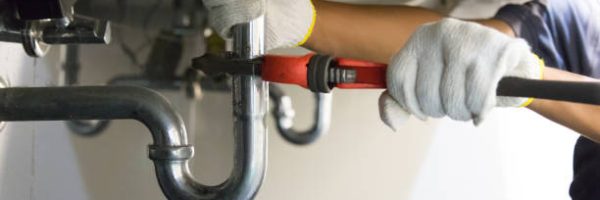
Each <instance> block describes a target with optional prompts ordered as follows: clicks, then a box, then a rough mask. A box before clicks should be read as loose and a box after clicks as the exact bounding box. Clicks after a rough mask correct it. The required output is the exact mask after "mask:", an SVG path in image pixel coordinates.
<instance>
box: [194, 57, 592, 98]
mask: <svg viewBox="0 0 600 200" xmlns="http://www.w3.org/2000/svg"><path fill="white" fill-rule="evenodd" d="M193 68H196V69H199V70H201V71H203V72H204V73H206V74H208V75H214V74H222V73H228V74H245V75H258V76H261V77H262V78H263V80H265V81H269V82H275V83H286V84H294V85H299V86H301V87H304V88H308V89H310V90H311V91H313V92H321V93H328V92H331V90H332V89H333V88H341V89H375V88H380V89H385V88H386V87H387V85H386V70H387V65H385V64H378V63H371V62H365V61H360V60H353V59H344V58H334V57H331V56H326V55H318V54H308V55H305V56H299V57H294V56H276V55H266V56H263V57H261V58H257V59H253V60H236V59H227V58H221V57H217V56H213V55H205V56H202V57H199V58H196V59H194V61H193ZM496 94H497V95H499V96H511V97H534V98H541V99H551V100H559V101H571V102H578V103H587V104H596V105H600V83H591V82H565V81H546V80H533V79H523V78H516V77H505V78H503V79H502V80H501V81H500V82H499V84H498V88H497V90H496Z"/></svg>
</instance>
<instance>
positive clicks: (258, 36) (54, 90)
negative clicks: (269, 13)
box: [0, 17, 269, 200]
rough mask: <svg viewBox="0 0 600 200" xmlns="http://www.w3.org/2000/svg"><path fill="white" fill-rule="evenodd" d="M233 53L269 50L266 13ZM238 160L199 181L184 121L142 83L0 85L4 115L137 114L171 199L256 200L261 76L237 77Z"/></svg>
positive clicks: (262, 161)
mask: <svg viewBox="0 0 600 200" xmlns="http://www.w3.org/2000/svg"><path fill="white" fill-rule="evenodd" d="M233 32H234V34H235V36H234V41H235V44H234V48H235V53H236V55H238V56H241V57H242V58H254V57H256V56H260V55H262V54H263V52H264V38H263V35H264V19H263V18H262V17H261V18H259V19H257V20H255V21H254V22H252V23H249V24H243V25H239V26H237V27H236V28H235V29H234V31H233ZM232 91H233V116H234V126H233V134H234V145H235V147H234V148H235V150H234V153H235V155H234V162H233V164H234V166H233V170H232V172H231V175H230V177H229V178H228V179H227V180H226V181H225V182H223V183H221V184H219V185H216V186H206V185H203V184H201V183H198V182H197V181H195V180H194V177H193V176H192V174H191V173H190V170H189V165H188V161H189V160H190V159H191V158H192V156H193V154H194V148H193V146H191V145H189V143H188V141H187V139H188V137H187V133H186V130H185V124H184V123H183V120H182V119H181V117H180V116H179V115H178V114H177V113H176V112H175V111H174V109H173V107H172V106H171V104H170V103H169V102H168V101H167V100H166V99H165V98H164V97H163V96H161V95H160V94H158V93H156V92H154V91H152V90H149V89H145V88H141V87H131V86H102V87H100V86H90V87H46V88H5V89H0V121H51V120H113V119H135V120H138V121H140V122H141V123H143V124H144V125H146V127H147V128H148V129H149V130H150V132H151V134H152V138H153V140H154V144H152V145H150V146H149V152H148V153H149V158H150V159H152V160H153V161H154V165H155V170H156V176H157V179H158V182H159V184H160V187H161V189H162V191H163V193H164V195H165V196H166V197H167V198H168V199H172V200H188V199H190V200H191V199H201V200H204V199H227V200H229V199H232V200H233V199H235V200H238V199H239V200H246V199H253V198H254V196H255V195H256V193H257V191H258V189H259V188H260V186H261V183H262V180H263V177H264V174H265V171H266V160H267V158H266V157H267V155H266V151H267V130H266V126H265V124H266V123H265V115H266V112H267V107H268V100H269V99H268V93H269V88H268V84H267V83H266V82H263V81H262V80H261V78H260V77H258V76H247V75H243V76H234V77H233V90H232Z"/></svg>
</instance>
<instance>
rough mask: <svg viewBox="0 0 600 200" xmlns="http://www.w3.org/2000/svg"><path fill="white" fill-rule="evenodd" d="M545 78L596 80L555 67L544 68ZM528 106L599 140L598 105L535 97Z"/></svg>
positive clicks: (599, 115)
mask: <svg viewBox="0 0 600 200" xmlns="http://www.w3.org/2000/svg"><path fill="white" fill-rule="evenodd" d="M544 79H545V80H557V81H578V82H592V81H594V82H595V81H598V80H596V79H592V78H589V77H586V76H581V75H577V74H573V73H569V72H565V71H561V70H557V69H552V68H546V69H545V72H544ZM529 108H530V109H531V110H533V111H535V112H537V113H539V114H541V115H542V116H544V117H546V118H548V119H550V120H552V121H554V122H557V123H559V124H562V125H564V126H566V127H568V128H570V129H573V130H575V131H577V132H579V133H580V134H582V135H583V136H585V137H587V138H590V139H592V140H594V141H596V142H600V123H598V119H600V106H595V105H588V104H579V103H570V102H562V101H551V100H544V99H536V100H534V101H533V103H532V104H531V105H530V106H529Z"/></svg>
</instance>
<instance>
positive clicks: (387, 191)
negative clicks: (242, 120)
mask: <svg viewBox="0 0 600 200" xmlns="http://www.w3.org/2000/svg"><path fill="white" fill-rule="evenodd" d="M54 50H55V51H53V52H52V54H51V55H49V56H47V57H46V58H44V59H37V60H34V59H31V58H27V57H26V56H25V55H24V53H22V50H21V47H20V45H16V44H8V43H0V60H1V61H2V64H3V67H2V68H0V76H2V77H3V78H4V79H6V80H9V81H10V83H11V85H12V86H45V85H57V83H58V79H59V77H60V76H59V73H58V69H59V68H60V65H58V64H57V63H58V60H59V59H58V58H59V55H58V54H59V53H60V51H56V50H57V49H54ZM83 57H84V60H83V65H84V69H83V70H82V73H83V76H82V77H83V78H84V79H83V80H82V81H83V82H84V83H85V84H101V83H104V82H105V81H106V80H107V79H109V78H110V77H112V76H114V75H117V74H125V73H132V72H136V71H138V69H136V68H135V67H131V66H130V63H129V61H128V60H127V59H126V58H125V57H123V55H122V53H121V52H120V50H119V49H118V48H117V47H116V45H115V44H113V45H111V47H110V48H108V49H107V48H105V47H101V46H90V47H85V48H84V52H83ZM286 91H288V92H290V94H291V95H292V96H293V98H294V103H295V107H296V109H297V113H298V115H299V116H298V118H299V120H298V124H300V125H303V126H304V127H307V126H308V121H309V119H310V116H311V112H312V96H311V95H310V94H309V93H308V92H306V91H305V90H301V89H299V88H297V87H286ZM379 93H380V91H341V90H339V91H335V92H334V104H333V105H334V106H333V122H332V126H331V130H330V132H329V133H328V134H327V135H326V136H324V137H323V138H321V139H320V140H319V141H318V142H317V143H316V144H314V145H311V146H307V147H297V146H294V145H290V144H288V143H285V142H284V141H283V140H282V139H281V138H280V137H279V136H278V135H277V133H276V132H275V129H274V126H273V121H272V120H271V119H270V118H269V119H268V124H269V126H270V127H269V130H270V132H269V168H268V173H267V177H266V179H265V183H264V184H263V187H262V189H261V191H260V192H259V194H258V197H257V199H265V200H270V199H273V200H275V199H291V200H294V199H298V200H300V199H327V200H329V199H357V200H358V199H361V200H362V199H409V200H429V199H436V200H437V199H442V200H443V199H451V200H455V199H460V200H465V199H466V200H470V199H473V200H476V199H510V200H512V199H548V200H559V199H567V197H568V196H567V191H568V184H569V182H570V178H571V161H572V158H571V156H572V150H573V144H574V140H575V138H576V134H574V133H572V132H571V131H569V130H566V129H564V128H562V127H560V126H558V125H555V124H553V123H551V122H548V121H546V120H545V119H542V118H541V117H539V116H537V115H536V114H534V113H531V112H530V111H527V110H525V109H520V110H516V109H496V111H495V112H494V113H493V114H492V115H491V116H490V117H489V118H488V119H487V120H486V121H485V122H484V124H483V125H482V126H480V127H474V126H473V125H471V124H469V123H460V122H452V121H449V120H446V119H443V120H430V121H427V122H420V121H417V120H414V119H411V120H410V121H409V122H408V123H407V124H406V125H405V126H404V127H403V128H402V129H401V130H400V131H399V132H398V133H392V132H391V131H390V130H389V129H388V128H386V127H385V126H384V125H383V124H382V123H381V122H380V121H379V117H378V113H377V105H376V102H377V98H378V95H379ZM165 95H167V96H168V97H169V98H170V99H171V100H172V101H173V102H174V104H176V105H177V107H178V110H179V111H180V112H181V113H182V115H183V116H184V117H185V118H186V123H188V125H192V123H194V124H193V125H194V126H195V127H197V128H196V129H191V130H190V132H193V133H194V134H195V139H194V140H193V141H194V143H195V144H196V153H197V155H196V158H195V160H194V165H193V171H194V174H196V175H197V177H198V178H199V179H200V180H201V181H202V182H204V183H212V184H217V183H219V182H220V181H222V180H223V179H225V178H226V177H227V174H228V172H229V170H230V169H231V163H232V160H231V159H232V158H231V155H232V147H231V144H232V137H231V108H230V105H229V103H228V102H230V101H231V100H230V98H229V96H228V95H227V94H215V93H206V94H205V96H204V98H203V100H202V101H200V102H197V103H196V104H195V105H194V103H193V102H190V101H189V100H186V99H185V98H183V96H182V93H177V92H171V93H165ZM223 102H225V103H223ZM194 114H196V116H195V120H194ZM150 142H151V139H150V136H149V134H148V132H147V131H146V130H145V129H144V127H143V126H142V125H140V124H139V123H137V122H132V121H117V122H114V123H113V124H112V125H111V127H110V128H109V129H108V130H107V131H106V132H105V133H104V134H102V135H100V136H98V137H95V138H82V137H78V136H74V135H72V134H69V133H68V131H67V130H66V128H65V126H64V124H63V123H62V122H35V123H34V122H29V123H9V124H8V125H7V126H6V127H5V128H4V129H3V130H2V131H1V132H0V199H10V200H26V199H44V200H46V199H49V200H64V199H92V200H104V199H132V200H133V199H164V197H163V196H162V194H161V192H160V189H159V187H158V185H157V183H156V180H155V178H154V172H153V166H152V163H151V162H150V161H149V160H148V159H147V152H146V151H147V147H146V145H147V144H149V143H150Z"/></svg>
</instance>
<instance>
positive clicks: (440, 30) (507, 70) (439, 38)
mask: <svg viewBox="0 0 600 200" xmlns="http://www.w3.org/2000/svg"><path fill="white" fill-rule="evenodd" d="M543 66H544V65H543V62H542V61H541V60H540V59H538V58H537V56H536V55H534V54H533V53H531V51H530V47H529V46H528V45H527V43H526V42H525V41H524V40H522V39H515V38H511V37H509V36H507V35H505V34H503V33H501V32H498V31H496V30H494V29H491V28H487V27H484V26H482V25H479V24H477V23H473V22H465V21H460V20H456V19H450V18H448V19H444V20H441V21H439V22H435V23H432V24H427V25H424V26H422V27H420V28H419V29H418V30H417V31H416V32H415V33H414V34H413V35H412V36H411V38H410V39H409V41H408V42H407V43H406V45H405V46H404V48H403V49H402V50H401V51H400V52H399V53H398V54H396V55H395V56H394V57H393V58H392V60H391V62H390V64H389V68H388V70H387V81H388V82H387V87H388V91H386V92H384V93H383V94H382V96H381V97H380V100H379V106H380V114H381V119H382V120H383V122H384V123H386V124H387V125H388V126H390V127H391V128H392V129H394V130H397V129H398V128H399V126H400V125H401V124H402V123H403V121H404V120H406V119H407V118H408V116H409V114H412V115H415V116H416V117H418V118H419V119H422V120H425V119H426V118H427V117H434V118H441V117H444V116H448V117H450V118H452V119H454V120H460V121H468V120H471V119H472V120H473V122H474V123H475V124H479V123H480V122H481V120H482V119H483V117H484V116H485V114H486V113H488V112H489V111H490V110H491V109H492V108H493V107H494V106H501V107H519V106H526V105H527V104H529V103H530V102H531V101H532V100H533V99H528V98H514V97H496V88H497V86H498V82H499V81H500V79H501V78H502V77H507V76H512V77H520V78H528V79H541V78H542V72H543Z"/></svg>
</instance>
